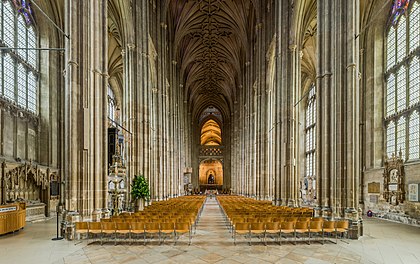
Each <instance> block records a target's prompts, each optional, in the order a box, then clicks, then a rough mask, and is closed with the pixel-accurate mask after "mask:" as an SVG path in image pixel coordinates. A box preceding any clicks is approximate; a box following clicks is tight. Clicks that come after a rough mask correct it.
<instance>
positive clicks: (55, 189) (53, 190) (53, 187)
mask: <svg viewBox="0 0 420 264" xmlns="http://www.w3.org/2000/svg"><path fill="white" fill-rule="evenodd" d="M59 188H60V186H59V183H58V182H57V181H52V182H51V183H50V195H51V196H58V195H60V189H59Z"/></svg>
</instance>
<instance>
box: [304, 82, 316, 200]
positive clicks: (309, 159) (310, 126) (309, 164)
mask: <svg viewBox="0 0 420 264" xmlns="http://www.w3.org/2000/svg"><path fill="white" fill-rule="evenodd" d="M315 124H316V100H315V86H314V85H312V87H311V88H310V90H309V95H308V103H307V106H306V117H305V142H306V144H305V157H306V166H305V167H306V168H305V179H304V182H303V186H302V189H303V192H304V195H303V199H304V200H306V201H311V200H313V199H314V198H316V189H315V187H316V178H315V176H316V175H315V147H316V146H315V138H316V135H315V133H316V132H315Z"/></svg>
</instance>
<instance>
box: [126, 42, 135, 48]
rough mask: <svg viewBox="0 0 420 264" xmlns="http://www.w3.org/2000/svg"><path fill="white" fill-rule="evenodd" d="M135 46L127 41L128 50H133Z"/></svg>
mask: <svg viewBox="0 0 420 264" xmlns="http://www.w3.org/2000/svg"><path fill="white" fill-rule="evenodd" d="M135 47H136V45H134V43H128V44H127V49H128V50H133V49H134V48H135Z"/></svg>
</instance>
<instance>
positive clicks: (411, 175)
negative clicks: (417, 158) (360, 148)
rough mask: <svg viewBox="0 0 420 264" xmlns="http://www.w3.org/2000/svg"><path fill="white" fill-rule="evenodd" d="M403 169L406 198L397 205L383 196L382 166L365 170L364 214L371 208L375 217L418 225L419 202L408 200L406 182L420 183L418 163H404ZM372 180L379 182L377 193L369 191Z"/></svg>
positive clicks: (419, 221)
mask: <svg viewBox="0 0 420 264" xmlns="http://www.w3.org/2000/svg"><path fill="white" fill-rule="evenodd" d="M404 169H405V191H406V195H405V198H406V200H405V201H404V203H401V204H399V205H391V204H390V203H388V202H387V201H386V200H385V199H384V198H383V191H384V179H383V172H384V170H383V168H378V169H372V170H368V171H366V172H365V178H364V184H363V198H364V199H363V200H364V211H363V214H364V215H366V212H367V211H368V210H371V211H372V212H373V213H374V215H376V216H377V217H382V218H385V219H389V220H393V221H398V222H402V223H406V224H412V225H420V202H409V201H408V184H410V183H420V173H419V171H420V163H418V162H416V163H411V164H410V163H406V164H405V167H404ZM373 182H376V183H379V184H380V190H379V191H380V192H379V193H372V192H369V190H368V184H369V183H373Z"/></svg>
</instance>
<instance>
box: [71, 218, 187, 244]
mask: <svg viewBox="0 0 420 264" xmlns="http://www.w3.org/2000/svg"><path fill="white" fill-rule="evenodd" d="M184 234H188V238H189V240H188V241H189V242H188V244H189V245H190V244H191V238H192V230H191V225H190V223H188V222H176V223H143V222H124V223H123V222H121V223H120V222H77V223H76V235H78V236H82V235H85V236H86V239H87V241H88V242H89V238H90V237H92V238H94V237H95V236H99V237H100V242H101V245H102V244H103V239H104V238H108V241H109V238H113V239H114V244H115V245H116V244H117V238H118V237H119V236H122V237H123V238H125V239H127V238H128V240H129V241H130V244H131V243H132V242H133V241H134V237H136V236H137V237H140V236H141V235H142V236H143V243H144V245H146V240H147V236H148V235H150V239H151V238H153V237H154V236H157V237H158V239H159V244H162V243H163V242H164V239H165V238H166V237H167V236H172V237H173V239H174V244H176V241H177V240H178V239H179V238H180V236H181V235H184Z"/></svg>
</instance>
